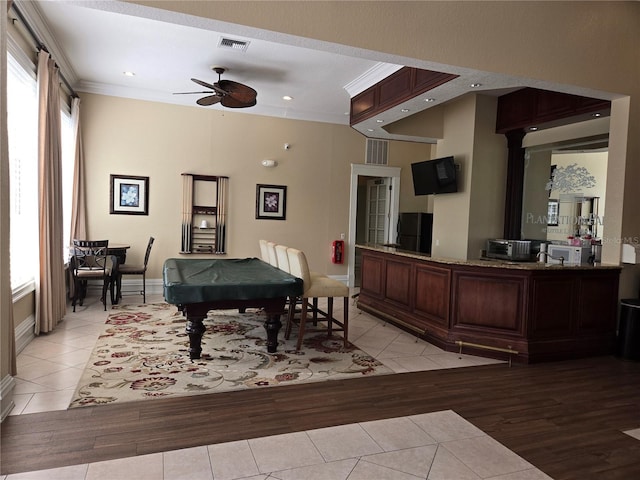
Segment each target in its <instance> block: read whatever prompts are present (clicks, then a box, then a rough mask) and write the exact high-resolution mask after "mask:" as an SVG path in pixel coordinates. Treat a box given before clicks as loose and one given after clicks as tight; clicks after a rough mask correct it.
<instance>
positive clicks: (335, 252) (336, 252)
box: [331, 240, 344, 263]
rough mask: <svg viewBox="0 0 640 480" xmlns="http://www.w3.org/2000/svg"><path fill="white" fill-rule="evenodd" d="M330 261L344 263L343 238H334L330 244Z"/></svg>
mask: <svg viewBox="0 0 640 480" xmlns="http://www.w3.org/2000/svg"><path fill="white" fill-rule="evenodd" d="M331 261H332V262H333V263H344V240H334V241H333V243H332V244H331Z"/></svg>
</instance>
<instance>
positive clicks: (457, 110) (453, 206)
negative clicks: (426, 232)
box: [431, 95, 476, 259]
mask: <svg viewBox="0 0 640 480" xmlns="http://www.w3.org/2000/svg"><path fill="white" fill-rule="evenodd" d="M475 109H476V96H475V95H467V96H464V97H461V98H459V99H457V100H454V101H452V102H450V103H448V104H446V105H445V114H444V126H443V127H444V129H443V131H444V135H443V139H442V140H440V141H438V144H437V148H436V152H437V156H438V157H446V156H448V155H453V156H454V157H455V162H456V164H458V165H460V169H459V170H458V172H457V175H458V192H457V193H446V194H441V195H434V196H433V243H432V247H431V254H432V255H433V256H434V257H445V258H458V259H466V257H467V245H468V242H467V238H468V235H469V216H470V211H469V206H470V199H471V170H472V162H473V147H474V142H473V139H474V128H475Z"/></svg>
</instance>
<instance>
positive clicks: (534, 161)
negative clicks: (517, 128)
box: [522, 135, 608, 242]
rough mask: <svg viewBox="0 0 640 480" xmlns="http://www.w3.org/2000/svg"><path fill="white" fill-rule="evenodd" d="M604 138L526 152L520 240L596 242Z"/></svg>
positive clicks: (601, 225)
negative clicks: (576, 238)
mask: <svg viewBox="0 0 640 480" xmlns="http://www.w3.org/2000/svg"><path fill="white" fill-rule="evenodd" d="M607 162H608V135H601V136H597V137H595V138H585V139H581V140H572V141H566V142H560V143H557V144H553V145H541V146H536V147H530V148H527V149H526V154H525V173H524V191H523V202H522V238H523V239H530V240H542V241H549V242H564V241H567V240H568V237H570V236H573V237H576V236H579V237H581V238H583V239H595V240H601V239H602V238H603V236H604V222H603V220H604V207H605V197H606V184H607Z"/></svg>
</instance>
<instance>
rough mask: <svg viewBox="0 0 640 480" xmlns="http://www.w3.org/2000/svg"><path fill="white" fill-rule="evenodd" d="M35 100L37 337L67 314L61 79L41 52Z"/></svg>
mask: <svg viewBox="0 0 640 480" xmlns="http://www.w3.org/2000/svg"><path fill="white" fill-rule="evenodd" d="M38 98H39V104H38V168H39V179H40V181H39V205H40V220H39V227H40V239H39V240H40V275H39V281H37V282H36V325H35V333H36V335H37V334H40V333H44V332H50V331H52V330H53V329H54V328H55V327H56V325H57V324H58V322H59V321H60V320H62V318H63V317H64V315H65V313H66V298H65V281H64V260H63V258H62V256H63V252H64V248H63V240H62V237H63V225H62V223H63V214H62V147H61V144H60V143H61V142H60V130H61V127H60V79H59V73H58V68H57V67H56V65H55V62H54V61H53V59H52V58H51V56H50V55H49V54H48V53H47V52H45V51H44V50H40V52H39V53H38Z"/></svg>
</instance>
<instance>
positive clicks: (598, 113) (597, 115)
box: [591, 112, 602, 118]
mask: <svg viewBox="0 0 640 480" xmlns="http://www.w3.org/2000/svg"><path fill="white" fill-rule="evenodd" d="M591 116H592V117H596V118H598V117H601V116H602V114H601V113H600V112H596V113H592V114H591Z"/></svg>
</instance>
